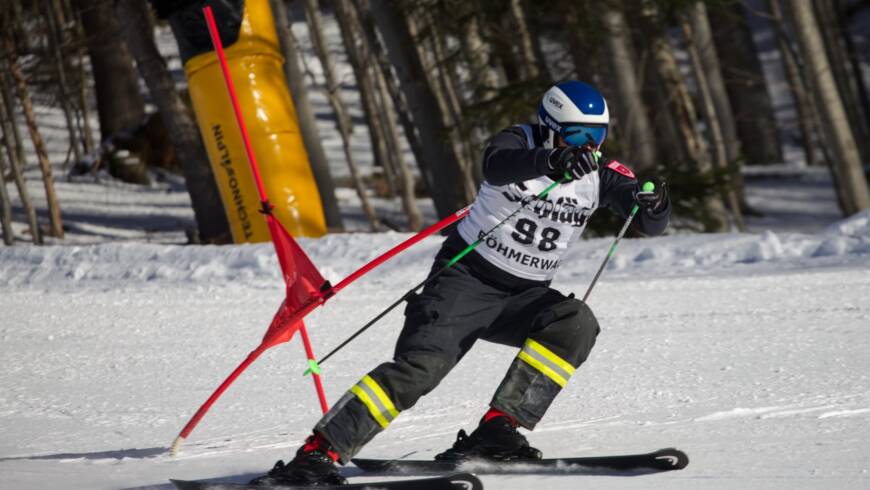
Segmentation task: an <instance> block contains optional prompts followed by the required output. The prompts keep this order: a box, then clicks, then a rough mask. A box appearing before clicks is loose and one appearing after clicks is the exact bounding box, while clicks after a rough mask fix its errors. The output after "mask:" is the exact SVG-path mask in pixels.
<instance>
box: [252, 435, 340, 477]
mask: <svg viewBox="0 0 870 490" xmlns="http://www.w3.org/2000/svg"><path fill="white" fill-rule="evenodd" d="M337 460H338V453H336V452H334V451H332V448H331V447H330V445H329V442H327V440H326V439H324V438H323V436H321V435H320V434H317V433H315V434H314V435H312V436H309V437H308V439H306V440H305V445H304V446H302V447H301V448H299V450H298V451H297V452H296V457H295V458H293V461H290V462H289V463H287V464H284V461H283V460H281V461H278V462H277V463H275V466H274V467H273V468H272V469H271V470H270V471H269V473H267V474H266V475H265V476H261V477H258V478H255V479H253V480H251V485H262V486H266V487H268V486H282V485H285V486H293V485H298V486H304V485H307V486H315V487H316V486H323V485H344V484H345V483H347V480H346V479H345V478H344V477H343V476H341V473H339V471H338V467H336V465H335V462H336V461H337Z"/></svg>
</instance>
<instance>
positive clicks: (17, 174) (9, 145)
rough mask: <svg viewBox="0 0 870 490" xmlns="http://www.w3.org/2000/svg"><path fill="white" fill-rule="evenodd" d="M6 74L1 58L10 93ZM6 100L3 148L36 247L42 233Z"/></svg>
mask: <svg viewBox="0 0 870 490" xmlns="http://www.w3.org/2000/svg"><path fill="white" fill-rule="evenodd" d="M6 72H7V69H6V60H4V59H2V58H0V85H2V90H3V91H4V92H8V84H9V83H10V82H9V80H8V77H7V76H6ZM5 99H6V97H4V98H3V100H2V101H0V120H2V121H3V146H4V147H5V149H6V154H7V155H8V156H9V168H10V173H11V174H12V178H13V180H14V181H15V187H17V188H18V197H19V199H20V201H21V207H22V209H23V210H24V216H25V217H26V218H27V226H28V227H29V229H30V236H31V239H32V241H33V243H34V244H35V245H42V232H41V230H40V229H39V222H38V220H37V217H36V209H34V208H33V203H32V201H31V200H30V193H29V192H28V191H27V183H26V182H25V181H24V174H23V172H22V168H23V167H24V160H23V159H21V158H19V156H18V152H17V151H16V149H15V141H14V140H13V138H12V136H11V134H12V132H13V130H12V128H15V127H16V126H17V123H16V121H15V108H14V106H10V105H7V104H6V100H5ZM10 102H11V101H10ZM2 153H3V150H0V160H5V158H3V156H2ZM0 181H5V176H4V175H3V173H2V172H0Z"/></svg>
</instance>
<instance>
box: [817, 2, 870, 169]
mask: <svg viewBox="0 0 870 490" xmlns="http://www.w3.org/2000/svg"><path fill="white" fill-rule="evenodd" d="M813 4H814V5H815V9H814V12H815V14H816V15H815V17H816V19H818V28H819V32H820V34H821V36H822V40H823V41H824V46H825V51H826V52H827V54H828V59H829V60H830V61H829V64H830V66H831V74H832V75H833V76H834V82H835V83H836V84H837V91H838V92H839V93H840V98H841V99H842V101H843V108H844V109H845V110H846V117H848V118H849V126H850V127H851V129H852V133H853V134H854V136H855V143H856V144H857V145H858V150H859V152H860V154H861V159H862V161H870V127H868V124H870V118H868V116H870V115H868V114H866V113H865V112H864V107H863V105H862V104H861V95H860V94H859V92H858V85H857V84H858V77H859V76H861V73H860V72H858V73H857V74H856V73H853V72H852V70H851V68H852V63H851V62H850V61H849V55H848V53H847V52H846V46H845V45H844V43H845V40H846V36H847V35H848V33H847V32H845V30H844V29H842V28H841V26H840V22H839V17H840V15H839V12H840V8H839V6H840V5H841V4H842V2H839V1H835V0H813Z"/></svg>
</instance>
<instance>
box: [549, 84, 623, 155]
mask: <svg viewBox="0 0 870 490" xmlns="http://www.w3.org/2000/svg"><path fill="white" fill-rule="evenodd" d="M538 122H539V123H540V124H541V125H542V126H544V127H546V128H548V129H550V131H549V133H550V134H549V137H548V138H547V141H546V146H548V147H550V148H553V147H555V146H556V145H555V143H556V137H555V135H556V134H559V135H560V136H562V139H564V140H565V141H566V142H567V143H568V144H569V145H573V146H584V145H587V144H590V145H592V146H593V147H594V148H595V149H596V150H597V149H598V148H600V147H601V144H602V143H604V140H605V139H606V138H607V128H608V125H609V124H610V113H609V112H608V110H607V102H606V101H605V100H604V97H602V96H601V93H599V92H598V90H596V89H595V87H593V86H592V85H589V84H587V83H583V82H578V81H576V80H569V81H566V82H560V83H557V84H556V85H554V86H553V87H552V88H550V90H548V91H547V93H545V94H544V98H543V99H542V100H541V107H540V108H539V109H538Z"/></svg>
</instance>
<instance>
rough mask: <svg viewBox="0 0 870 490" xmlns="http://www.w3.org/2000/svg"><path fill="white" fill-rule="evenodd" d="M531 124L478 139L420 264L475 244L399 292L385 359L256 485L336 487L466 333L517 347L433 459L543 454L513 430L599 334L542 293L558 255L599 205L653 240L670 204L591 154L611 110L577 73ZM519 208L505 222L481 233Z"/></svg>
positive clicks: (534, 418) (552, 294)
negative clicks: (398, 315) (463, 189)
mask: <svg viewBox="0 0 870 490" xmlns="http://www.w3.org/2000/svg"><path fill="white" fill-rule="evenodd" d="M538 122H539V123H538V124H536V125H516V126H512V127H510V128H508V129H505V130H503V131H502V132H500V133H498V134H497V135H496V136H495V137H494V138H493V139H492V141H491V142H490V144H489V145H488V146H487V148H486V150H485V152H484V155H483V175H484V178H485V181H484V182H483V184H482V185H481V187H480V190H479V192H478V195H477V198H476V200H475V201H474V204H473V206H472V208H471V211H470V213H469V215H468V216H467V217H466V218H465V219H464V220H463V221H462V222H460V224H459V226H458V227H457V228H456V229H455V230H454V231H453V232H452V233H451V234H450V235H449V236H448V237H447V239H446V240H445V241H444V243H443V245H442V247H441V250H440V251H439V252H438V254H437V256H436V258H435V263H434V265H433V267H432V271H433V272H434V271H437V270H439V269H441V268H442V267H443V266H444V265H445V264H446V263H447V262H448V261H449V260H450V259H451V258H453V257H454V256H455V255H456V254H457V253H459V252H460V251H462V250H463V249H465V248H466V247H467V246H468V244H470V243H473V242H474V241H476V240H478V239H479V238H483V241H482V243H481V244H480V245H479V246H478V247H477V248H476V249H475V250H474V251H472V252H471V253H469V254H468V255H466V256H465V257H464V258H463V259H462V260H460V261H459V262H457V263H456V264H454V265H453V266H452V267H450V268H448V269H447V270H446V271H445V272H443V273H442V274H441V275H440V276H439V277H437V278H435V279H434V280H433V281H431V282H430V283H428V284H427V285H426V286H425V287H424V288H423V290H422V292H421V293H420V294H415V295H412V296H411V297H410V298H409V299H408V302H407V306H406V309H405V324H404V327H403V329H402V332H401V334H400V335H399V339H398V342H397V344H396V348H395V354H394V356H393V361H391V362H386V363H383V364H381V365H379V366H378V367H376V368H375V369H374V370H372V371H371V372H369V373H368V374H367V375H365V376H363V378H362V379H361V380H360V381H359V382H358V383H357V384H356V385H354V386H353V387H352V388H351V389H350V390H349V391H348V392H347V393H346V394H345V395H344V396H342V397H341V399H339V400H338V402H337V403H336V404H335V405H333V407H332V409H331V410H329V412H328V413H327V414H326V415H324V416H323V418H322V419H320V421H319V422H318V423H317V425H316V426H315V427H314V430H313V433H312V435H311V436H310V437H308V438H307V439H306V441H305V444H304V445H303V446H302V447H301V448H299V450H298V451H297V453H296V456H295V458H294V459H293V460H292V461H291V462H290V463H288V464H284V463H283V461H278V462H277V463H276V464H275V467H274V468H273V469H272V470H271V471H270V472H269V473H268V475H266V476H264V477H260V478H258V479H256V480H254V483H259V484H283V485H318V484H319V485H335V484H342V483H345V479H344V478H343V477H342V476H341V474H340V473H339V471H338V468H337V466H336V463H337V462H338V463H341V464H345V463H347V462H348V461H350V459H351V457H353V456H354V455H355V454H356V453H357V452H358V451H359V450H360V449H361V448H362V447H363V446H364V445H365V444H366V443H367V442H369V441H370V440H371V439H372V438H373V437H374V436H375V435H377V434H378V433H380V432H381V431H383V430H384V429H385V428H387V426H388V425H389V424H390V422H392V421H393V420H394V419H395V418H396V417H397V416H398V415H399V413H400V412H401V411H404V410H407V409H409V408H411V407H412V406H414V404H415V403H416V402H417V400H418V399H419V398H420V397H421V396H423V395H425V394H427V393H429V392H430V391H431V390H432V389H434V388H435V386H437V385H438V383H439V382H440V381H441V379H442V378H444V376H445V375H446V374H447V373H448V372H449V371H450V370H451V369H452V368H453V367H454V366H455V365H456V363H458V362H459V360H460V359H461V358H462V356H464V355H465V354H466V353H467V352H468V350H469V349H470V348H471V346H472V345H473V344H474V342H475V341H476V340H478V339H483V340H488V341H490V342H497V343H500V344H506V345H509V346H513V347H517V348H519V349H520V351H519V353H518V355H517V357H516V358H515V359H514V361H513V362H512V364H511V366H510V368H509V369H508V371H507V374H506V375H505V377H504V379H503V381H502V382H501V385H500V386H499V387H498V389H497V390H496V392H495V395H494V396H493V398H492V401H491V402H490V408H489V410H488V411H487V412H486V413H485V414H484V415H483V417H482V418H481V419H480V422H479V424H478V426H477V428H476V429H475V430H474V431H473V432H472V433H471V434H466V432H465V431H464V430H460V431H459V434H458V436H457V440H456V442H455V443H454V444H453V447H451V448H449V449H447V450H446V451H444V452H442V453H441V454H438V455H437V456H436V457H435V458H436V459H437V460H443V461H455V460H462V459H466V458H472V457H473V458H485V459H486V458H488V459H495V460H507V459H529V458H531V459H539V458H541V451H539V450H538V449H536V448H534V447H531V446H530V445H529V443H528V441H527V440H526V438H525V437H524V436H523V435H522V434H520V433H519V432H518V430H517V429H518V428H519V427H522V428H524V429H528V430H532V429H534V427H535V425H536V424H537V423H538V421H540V420H541V417H543V416H544V413H545V412H546V411H547V408H548V407H549V406H550V404H551V403H552V401H553V399H554V398H555V397H556V395H557V394H558V393H559V391H560V390H561V389H562V388H563V387H564V386H565V384H566V383H567V382H568V380H569V378H570V377H571V375H572V374H573V373H574V371H575V370H576V369H577V367H579V366H580V365H581V364H582V363H583V362H584V361H585V360H586V357H587V356H588V355H589V352H590V350H591V349H592V347H593V345H594V344H595V338H596V336H597V335H598V332H599V327H598V322H597V321H596V319H595V316H594V315H593V314H592V311H591V310H590V309H589V306H588V305H586V304H585V303H584V302H582V301H580V300H578V299H576V298H574V295H573V294H569V295H567V296H566V295H564V294H562V293H561V292H559V291H557V290H555V289H553V288H551V287H549V285H550V281H551V280H552V278H553V276H554V275H555V273H556V270H557V268H558V266H559V264H560V260H561V257H563V255H564V253H565V252H566V251H567V249H568V245H569V243H570V242H571V241H572V240H573V239H576V237H579V236H580V234H581V233H582V232H583V229H584V227H585V226H586V223H587V222H588V220H589V217H590V216H591V215H592V213H593V212H594V211H595V210H596V209H597V208H599V207H606V208H609V209H610V210H611V211H613V212H615V213H616V214H618V215H619V216H621V217H622V218H627V216H628V214H629V212H630V210H631V208H632V207H633V206H634V205H635V204H637V205H639V206H640V207H641V208H642V211H641V212H639V213H638V215H637V216H636V218H635V220H634V223H635V226H636V227H637V228H638V229H639V230H640V231H641V232H642V233H644V234H647V235H658V234H661V233H662V232H663V231H664V230H665V228H666V227H667V224H668V219H669V216H670V209H671V206H670V201H669V199H668V192H667V187H666V185H665V183H664V181H663V180H661V179H653V182H654V183H655V191H654V192H639V185H638V181H637V180H636V179H635V176H634V174H633V173H632V171H631V170H629V169H628V168H627V167H626V166H624V165H623V164H621V163H619V162H617V161H615V160H608V159H606V158H603V157H602V156H601V154H600V153H599V150H600V148H601V145H602V143H604V140H605V138H606V137H607V131H608V124H609V113H608V109H607V103H606V102H605V100H604V98H603V97H602V96H601V94H600V93H599V92H598V91H597V90H596V89H595V88H593V87H592V86H590V85H588V84H585V83H582V82H579V81H566V82H561V83H559V84H557V85H555V86H553V87H552V88H550V89H549V90H548V91H547V92H546V93H545V94H544V97H543V100H542V101H541V104H540V108H539V112H538ZM566 175H567V176H569V177H570V178H566V177H565V176H566ZM560 179H564V182H563V183H561V184H560V185H558V186H556V187H555V188H554V189H553V190H552V191H551V192H550V193H549V194H547V195H546V196H545V197H544V198H540V199H539V198H537V197H536V196H537V195H538V194H539V193H541V192H542V191H543V190H544V189H546V188H547V187H548V186H549V185H551V184H552V183H553V182H554V181H558V180H560ZM520 206H522V210H521V211H520V212H519V213H518V214H517V216H515V217H514V218H513V219H511V220H509V221H508V222H506V223H505V224H504V225H503V226H501V227H498V228H496V229H495V230H494V231H493V232H492V233H490V234H489V235H485V233H486V231H488V230H490V229H491V228H492V227H493V226H495V225H496V224H497V223H499V222H500V221H501V220H502V219H504V218H506V217H507V216H509V215H511V213H513V212H514V211H515V210H516V209H517V208H519V207H520ZM430 274H431V273H430Z"/></svg>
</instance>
